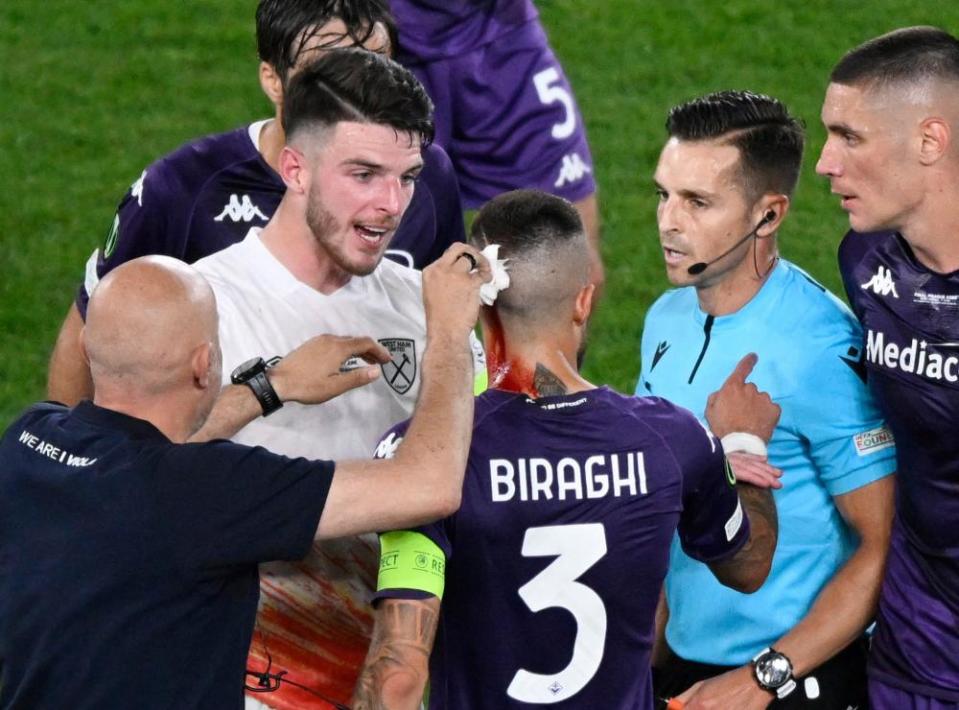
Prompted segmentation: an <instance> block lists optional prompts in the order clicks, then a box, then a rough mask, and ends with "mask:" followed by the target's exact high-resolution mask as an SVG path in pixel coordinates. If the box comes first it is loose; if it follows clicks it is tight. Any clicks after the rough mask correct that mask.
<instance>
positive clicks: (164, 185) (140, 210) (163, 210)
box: [76, 162, 186, 319]
mask: <svg viewBox="0 0 959 710" xmlns="http://www.w3.org/2000/svg"><path fill="white" fill-rule="evenodd" d="M176 194H177V189H176V184H175V180H174V179H173V178H172V177H171V176H170V175H168V174H167V172H166V171H165V170H164V169H163V163H162V162H159V163H154V164H153V165H151V166H150V167H149V168H147V169H146V170H144V171H143V173H142V174H141V175H140V177H139V178H138V179H137V180H136V181H135V182H134V183H133V185H131V186H130V189H129V190H127V192H126V194H125V195H124V196H123V199H122V200H121V201H120V205H119V207H117V212H116V215H115V216H114V218H113V223H112V225H111V227H110V230H109V232H108V234H107V238H106V240H105V242H104V244H103V246H102V247H101V248H100V249H98V250H97V251H96V252H94V256H91V261H90V262H89V263H88V265H87V270H86V275H85V278H84V282H83V285H82V286H81V287H80V289H79V291H78V293H77V298H76V304H77V309H78V310H79V311H80V315H81V316H82V317H83V318H84V319H86V315H87V303H88V302H89V300H90V294H91V293H93V289H94V288H95V287H96V285H97V283H99V281H100V279H102V278H103V277H104V276H106V275H107V274H108V273H109V272H110V271H112V270H113V269H115V268H116V267H117V266H119V265H120V264H124V263H126V262H128V261H130V260H132V259H136V258H137V257H140V256H145V255H147V254H164V255H166V256H172V257H175V258H177V259H182V258H183V257H184V250H185V248H186V246H185V243H184V242H183V237H182V232H183V230H178V229H176V227H175V225H173V224H171V219H172V218H173V215H175V214H177V212H178V211H177V210H176V209H175V208H174V207H172V206H171V205H172V203H173V202H174V200H175V199H176V197H175V196H176ZM94 257H95V258H94Z"/></svg>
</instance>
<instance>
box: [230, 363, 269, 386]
mask: <svg viewBox="0 0 959 710" xmlns="http://www.w3.org/2000/svg"><path fill="white" fill-rule="evenodd" d="M264 369H266V363H264V362H263V358H261V357H255V358H251V359H250V360H247V361H246V362H244V363H242V364H240V365H239V366H238V367H237V368H236V369H235V370H234V371H233V372H232V373H231V374H230V381H231V382H232V383H233V384H235V385H242V384H243V383H244V382H248V381H249V380H251V379H253V378H254V377H256V375H257V374H258V373H260V372H262V371H263V370H264Z"/></svg>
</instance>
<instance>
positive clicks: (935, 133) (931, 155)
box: [919, 118, 952, 165]
mask: <svg viewBox="0 0 959 710" xmlns="http://www.w3.org/2000/svg"><path fill="white" fill-rule="evenodd" d="M919 136H920V143H919V162H920V163H922V164H923V165H932V164H933V163H935V162H936V161H938V160H939V159H940V158H941V157H942V156H943V155H945V154H946V151H947V150H948V149H949V143H950V142H951V141H950V139H951V138H952V131H951V130H950V129H949V124H948V123H946V121H945V120H943V119H941V118H927V119H926V120H925V121H923V122H922V123H921V124H920V125H919Z"/></svg>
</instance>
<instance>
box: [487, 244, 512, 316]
mask: <svg viewBox="0 0 959 710" xmlns="http://www.w3.org/2000/svg"><path fill="white" fill-rule="evenodd" d="M482 254H483V256H485V257H486V260H487V261H489V265H490V269H492V271H493V279H492V280H491V281H488V282H486V283H485V284H483V285H482V286H480V300H481V301H482V302H483V305H484V306H492V305H493V302H494V301H496V295H497V294H498V293H499V292H500V291H502V290H503V289H504V288H509V274H508V273H507V271H506V262H507V261H509V259H500V258H499V244H488V245H487V246H486V247H484V248H483V251H482Z"/></svg>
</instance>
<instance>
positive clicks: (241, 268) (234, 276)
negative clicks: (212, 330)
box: [193, 235, 265, 308]
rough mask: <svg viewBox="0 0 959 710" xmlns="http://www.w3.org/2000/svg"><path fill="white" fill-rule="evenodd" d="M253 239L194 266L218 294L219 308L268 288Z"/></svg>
mask: <svg viewBox="0 0 959 710" xmlns="http://www.w3.org/2000/svg"><path fill="white" fill-rule="evenodd" d="M250 238H251V237H250V235H248V236H247V238H246V239H244V240H243V241H241V242H237V243H236V244H232V245H230V246H228V247H227V248H226V249H221V250H220V251H217V252H214V253H212V254H210V255H209V256H205V257H203V258H202V259H200V260H199V261H196V262H194V263H193V268H195V269H196V270H197V271H199V272H200V273H201V274H202V275H203V277H204V278H205V279H206V280H207V283H209V284H210V287H211V288H212V289H213V292H214V293H215V294H216V298H217V307H218V308H220V307H222V306H223V301H224V300H225V299H229V298H230V297H231V294H233V293H235V292H244V293H246V292H250V291H259V290H261V289H262V288H263V286H264V285H265V284H264V283H263V281H264V279H263V278H262V277H261V275H260V273H259V269H258V268H257V262H256V257H255V254H254V253H253V251H254V250H253V249H252V248H251V245H250V244H249V241H250Z"/></svg>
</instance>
